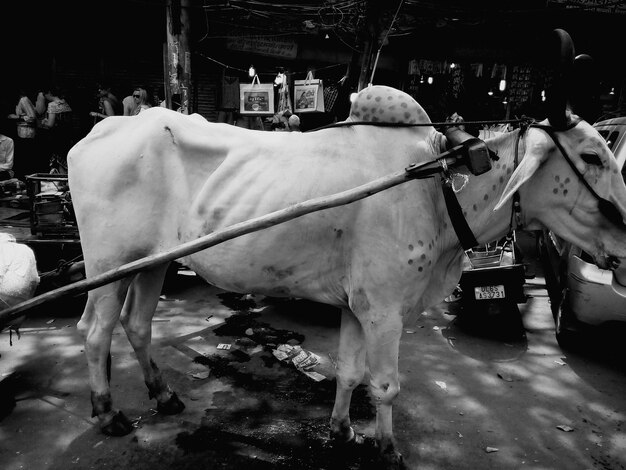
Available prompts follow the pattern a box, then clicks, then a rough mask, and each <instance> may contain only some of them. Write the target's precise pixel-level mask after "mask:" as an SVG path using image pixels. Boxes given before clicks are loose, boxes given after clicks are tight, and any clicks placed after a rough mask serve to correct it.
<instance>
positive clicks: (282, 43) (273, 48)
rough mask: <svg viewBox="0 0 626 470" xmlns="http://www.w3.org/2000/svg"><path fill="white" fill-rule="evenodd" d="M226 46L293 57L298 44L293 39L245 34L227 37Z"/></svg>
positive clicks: (269, 54)
mask: <svg viewBox="0 0 626 470" xmlns="http://www.w3.org/2000/svg"><path fill="white" fill-rule="evenodd" d="M226 48H227V49H230V50H233V51H242V52H252V53H254V54H261V55H268V56H275V57H285V58H288V59H295V58H296V55H297V53H298V44H297V43H296V42H295V41H290V40H285V39H277V38H275V37H259V36H247V37H237V38H229V39H228V40H227V41H226Z"/></svg>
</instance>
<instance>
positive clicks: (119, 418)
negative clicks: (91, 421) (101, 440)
mask: <svg viewBox="0 0 626 470" xmlns="http://www.w3.org/2000/svg"><path fill="white" fill-rule="evenodd" d="M133 429H134V428H133V424H132V423H131V422H130V421H129V419H128V418H127V417H126V416H124V413H122V412H121V411H118V412H117V413H115V414H114V415H112V416H111V418H110V419H108V420H107V421H106V422H105V423H102V424H101V425H100V430H101V431H102V433H103V434H106V435H107V436H116V437H119V436H125V435H126V434H130V433H131V431H132V430H133Z"/></svg>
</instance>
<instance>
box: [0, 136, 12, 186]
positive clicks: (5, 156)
mask: <svg viewBox="0 0 626 470" xmlns="http://www.w3.org/2000/svg"><path fill="white" fill-rule="evenodd" d="M13 151H14V144H13V139H11V138H10V137H7V136H6V135H3V134H0V181H6V180H10V179H11V178H13V175H14V173H13Z"/></svg>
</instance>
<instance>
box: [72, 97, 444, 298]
mask: <svg viewBox="0 0 626 470" xmlns="http://www.w3.org/2000/svg"><path fill="white" fill-rule="evenodd" d="M432 132H434V131H433V130H432V128H417V129H412V130H409V129H394V130H389V129H378V128H372V127H367V128H363V127H361V128H358V127H355V128H349V129H348V128H342V129H327V130H322V131H318V132H312V133H304V134H302V133H283V132H273V133H270V132H260V131H249V130H244V129H240V128H238V127H234V126H229V125H226V124H211V123H208V122H207V121H205V120H204V119H203V118H201V117H199V116H184V115H181V114H179V113H174V112H170V111H168V110H164V109H159V108H157V109H154V110H150V111H147V112H144V113H141V114H140V115H139V116H137V117H134V118H109V119H107V120H105V121H103V122H102V123H100V124H99V125H98V126H96V127H95V128H94V130H93V131H92V133H91V134H90V135H89V136H87V137H86V138H85V139H84V140H83V141H81V142H80V143H79V144H78V145H77V146H76V147H75V148H74V149H72V151H71V154H70V156H69V164H70V171H69V173H70V187H71V188H72V195H73V198H74V200H75V209H76V213H77V218H78V225H79V229H80V233H81V241H82V243H83V248H84V250H85V252H86V253H87V255H86V269H87V272H88V275H89V273H90V271H92V270H93V271H92V272H94V273H95V272H100V271H102V270H104V269H110V268H112V267H115V266H117V265H120V264H123V263H125V262H129V261H132V260H134V259H137V258H139V257H142V256H147V255H150V254H153V253H156V252H160V251H163V250H165V249H167V248H171V247H173V246H175V245H177V244H180V243H183V242H186V241H189V240H193V239H196V238H198V237H199V236H202V235H204V234H206V233H210V232H214V231H216V230H219V229H221V228H224V227H226V226H229V225H232V224H234V223H237V222H241V221H244V220H248V219H251V218H253V217H257V216H261V215H265V214H267V213H270V212H272V211H275V210H279V209H283V208H285V207H287V206H288V205H291V204H295V203H298V202H302V201H305V200H308V199H311V198H313V197H318V196H326V195H330V194H334V193H337V192H340V191H344V190H347V189H350V188H353V187H355V186H358V185H360V184H363V183H366V182H369V181H371V180H373V179H376V178H378V177H380V176H384V175H386V174H388V173H392V172H395V171H398V170H399V169H401V168H403V167H404V166H406V165H407V164H409V163H411V162H414V161H416V160H419V159H426V158H430V157H432V153H433V150H432V149H431V148H430V147H429V146H428V144H427V141H428V136H429V134H431V133H432ZM390 137H391V138H390ZM418 142H421V144H420V145H418V144H417V143H418ZM415 184H417V183H411V184H410V185H403V186H411V188H406V187H399V188H395V189H392V190H389V191H385V192H384V193H382V194H379V195H376V196H374V197H372V198H369V199H368V200H365V201H363V202H360V203H355V204H352V205H349V206H344V207H339V208H335V209H331V210H327V211H322V212H319V213H315V214H309V215H307V216H304V217H302V218H300V219H296V220H294V221H291V222H289V223H286V224H282V225H280V226H276V227H273V228H270V229H267V230H263V231H261V232H257V233H254V234H250V235H246V236H244V237H240V238H239V239H235V240H233V241H231V242H227V243H224V244H223V245H220V246H218V247H215V248H212V249H210V250H205V251H204V252H202V253H199V254H197V255H192V256H191V257H190V258H189V259H187V260H185V262H186V263H187V264H188V265H190V266H191V267H192V268H193V269H194V270H196V271H197V272H198V273H199V274H201V275H202V276H203V277H204V278H205V279H207V280H209V281H210V282H211V283H214V284H216V285H218V286H220V287H224V288H227V289H232V290H235V291H256V292H261V293H267V294H271V295H294V296H304V297H308V298H313V299H315V300H320V301H325V302H328V303H332V304H340V303H345V291H346V287H347V286H346V279H348V278H349V276H350V272H349V270H350V268H351V266H352V263H351V258H352V255H353V251H354V250H355V249H359V246H360V244H363V243H365V244H367V245H368V246H370V247H371V248H373V249H372V253H376V255H375V256H374V258H375V257H376V256H379V257H381V259H388V257H389V256H393V251H394V250H395V249H396V245H395V244H394V239H393V237H398V236H401V235H402V233H403V232H404V231H409V230H414V227H409V226H408V225H407V223H406V220H405V218H406V217H405V216H406V211H409V212H411V213H412V218H415V216H416V215H417V214H418V213H420V212H421V213H422V214H421V215H422V216H423V215H424V213H425V212H426V213H427V212H428V211H427V210H426V211H425V210H424V206H425V204H426V203H427V202H432V201H425V199H424V198H423V197H420V196H419V194H422V196H423V195H424V194H423V193H419V192H418V191H416V189H415V186H414V185H415ZM421 186H422V187H425V186H429V185H428V184H427V183H421ZM394 228H395V229H396V230H394ZM390 236H391V237H390ZM376 261H377V260H376V259H372V262H376Z"/></svg>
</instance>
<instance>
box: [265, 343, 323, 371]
mask: <svg viewBox="0 0 626 470" xmlns="http://www.w3.org/2000/svg"><path fill="white" fill-rule="evenodd" d="M272 354H273V355H274V357H275V358H276V359H278V360H279V361H283V362H288V361H291V363H292V364H293V365H294V366H296V367H297V368H298V369H300V370H307V369H311V368H312V367H314V366H316V365H317V364H319V363H320V357H319V356H318V355H317V354H315V353H313V352H311V351H307V350H305V349H302V347H301V346H298V345H295V346H292V345H290V344H280V345H278V347H277V348H276V349H274V350H273V351H272Z"/></svg>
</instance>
